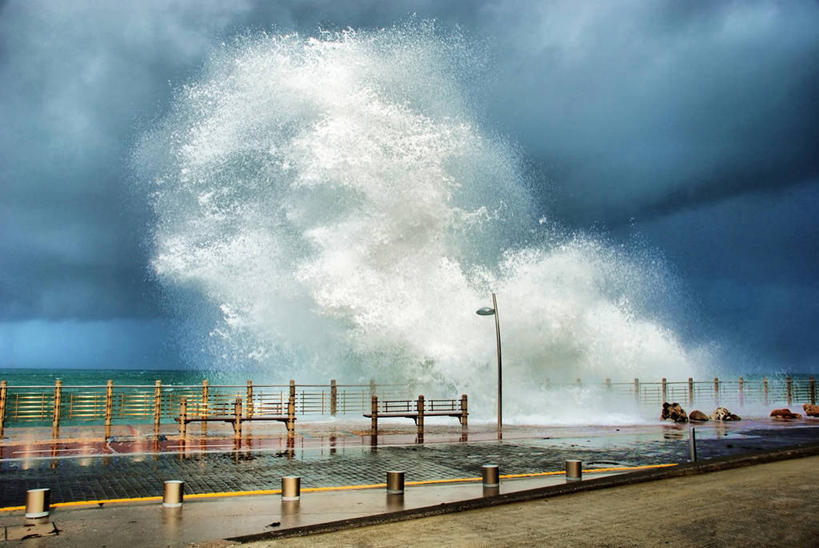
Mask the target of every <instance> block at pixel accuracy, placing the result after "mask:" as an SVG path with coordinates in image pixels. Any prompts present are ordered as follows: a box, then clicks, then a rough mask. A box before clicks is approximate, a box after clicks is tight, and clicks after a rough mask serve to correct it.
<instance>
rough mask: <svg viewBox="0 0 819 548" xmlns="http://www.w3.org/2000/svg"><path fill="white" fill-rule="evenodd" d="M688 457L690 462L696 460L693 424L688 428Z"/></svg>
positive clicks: (695, 438)
mask: <svg viewBox="0 0 819 548" xmlns="http://www.w3.org/2000/svg"><path fill="white" fill-rule="evenodd" d="M688 458H689V460H690V461H691V462H697V434H696V432H695V431H694V427H693V426H692V427H691V428H689V429H688Z"/></svg>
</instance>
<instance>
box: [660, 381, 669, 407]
mask: <svg viewBox="0 0 819 548" xmlns="http://www.w3.org/2000/svg"><path fill="white" fill-rule="evenodd" d="M662 384H663V401H661V402H660V403H661V404H663V403H665V402H667V401H668V381H667V380H666V378H665V377H663V380H662Z"/></svg>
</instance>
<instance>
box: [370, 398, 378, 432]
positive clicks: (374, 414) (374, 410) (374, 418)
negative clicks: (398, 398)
mask: <svg viewBox="0 0 819 548" xmlns="http://www.w3.org/2000/svg"><path fill="white" fill-rule="evenodd" d="M370 401H371V404H370V434H371V435H373V436H377V435H378V396H376V395H375V394H373V395H372V396H370Z"/></svg>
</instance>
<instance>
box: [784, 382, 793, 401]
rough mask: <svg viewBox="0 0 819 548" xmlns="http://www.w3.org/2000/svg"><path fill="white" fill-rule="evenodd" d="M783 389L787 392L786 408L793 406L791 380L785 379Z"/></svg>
mask: <svg viewBox="0 0 819 548" xmlns="http://www.w3.org/2000/svg"><path fill="white" fill-rule="evenodd" d="M785 388H786V390H787V392H788V407H790V406H791V405H793V379H791V378H790V377H785Z"/></svg>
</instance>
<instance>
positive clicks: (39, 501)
mask: <svg viewBox="0 0 819 548" xmlns="http://www.w3.org/2000/svg"><path fill="white" fill-rule="evenodd" d="M50 511H51V489H48V488H44V489H29V490H28V491H26V518H28V519H37V518H44V517H46V516H47V515H48V513H49V512H50Z"/></svg>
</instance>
